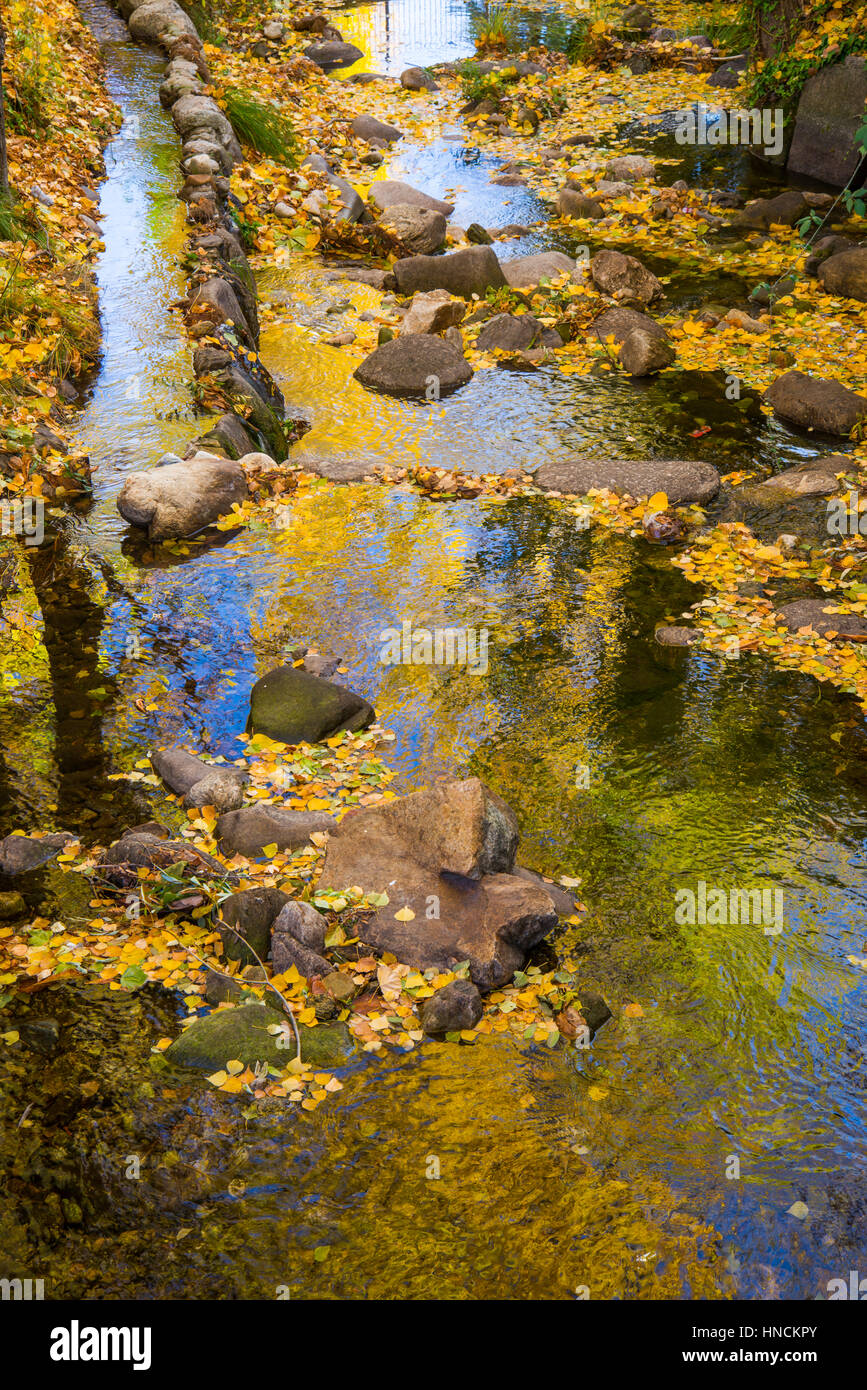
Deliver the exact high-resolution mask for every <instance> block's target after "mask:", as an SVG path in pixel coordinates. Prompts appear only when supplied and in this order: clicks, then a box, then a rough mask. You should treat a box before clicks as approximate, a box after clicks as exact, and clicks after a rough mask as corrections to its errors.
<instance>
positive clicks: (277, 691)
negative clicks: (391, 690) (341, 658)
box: [247, 666, 375, 744]
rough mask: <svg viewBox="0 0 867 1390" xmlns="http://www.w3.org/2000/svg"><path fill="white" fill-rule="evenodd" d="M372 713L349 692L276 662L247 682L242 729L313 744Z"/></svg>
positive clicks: (363, 723) (366, 720)
mask: <svg viewBox="0 0 867 1390" xmlns="http://www.w3.org/2000/svg"><path fill="white" fill-rule="evenodd" d="M374 718H375V715H374V711H373V708H372V706H371V705H369V704H368V703H367V701H366V700H363V699H362V698H361V696H360V695H357V694H356V693H355V691H353V690H348V689H346V687H345V686H342V685H336V684H335V683H334V682H333V681H328V680H324V679H323V678H322V677H321V676H314V675H312V674H311V673H310V672H309V671H301V670H296V669H295V668H294V667H292V666H279V667H277V669H276V670H274V671H269V672H268V674H267V675H265V676H262V677H261V678H260V679H259V680H257V682H256V684H255V685H254V686H253V689H252V691H251V692H250V718H249V720H248V724H247V729H248V732H250V733H254V734H265V735H266V736H267V737H268V738H272V739H277V740H278V741H280V742H282V743H292V744H297V743H318V742H319V740H320V739H323V738H327V737H328V736H329V735H330V734H334V733H338V732H340V731H341V730H344V729H346V730H348V731H349V732H350V733H358V732H360V731H361V730H362V729H366V728H367V727H368V725H370V724H372V723H373V720H374Z"/></svg>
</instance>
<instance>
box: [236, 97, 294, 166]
mask: <svg viewBox="0 0 867 1390" xmlns="http://www.w3.org/2000/svg"><path fill="white" fill-rule="evenodd" d="M223 106H224V108H225V111H226V115H227V116H228V117H229V120H230V121H231V122H232V125H233V126H234V129H235V134H236V135H237V136H238V139H239V140H241V141H243V143H244V144H245V145H250V146H251V147H252V149H254V150H257V151H258V152H259V154H264V155H267V157H268V158H269V159H277V160H279V161H280V162H281V163H282V164H288V165H290V166H291V167H292V168H294V167H295V166H296V165H297V163H298V158H299V151H298V139H297V136H296V134H295V130H294V128H293V126H292V123H291V121H289V120H288V119H287V118H286V117H285V116H283V115H281V113H280V112H279V111H278V110H277V109H276V107H274V106H268V105H266V104H265V103H264V102H261V101H257V100H256V98H255V97H251V96H248V95H247V93H246V92H241V91H239V90H238V89H237V88H236V87H229V88H228V89H227V90H226V91H224V93H223Z"/></svg>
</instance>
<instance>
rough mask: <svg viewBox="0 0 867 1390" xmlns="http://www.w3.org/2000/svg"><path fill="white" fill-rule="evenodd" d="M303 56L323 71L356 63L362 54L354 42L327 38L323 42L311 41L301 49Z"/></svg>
mask: <svg viewBox="0 0 867 1390" xmlns="http://www.w3.org/2000/svg"><path fill="white" fill-rule="evenodd" d="M302 51H303V54H304V57H305V58H309V59H310V61H311V63H315V64H316V65H317V67H320V68H321V69H322V71H323V72H331V71H332V69H334V68H348V67H351V66H352V64H353V63H357V62H358V60H359V58H363V57H364V54H363V53H362V51H361V49H360V48H356V47H355V44H354V43H342V42H338V41H337V40H336V39H328V40H326V42H325V43H311V44H308V46H307V48H305V49H303V50H302Z"/></svg>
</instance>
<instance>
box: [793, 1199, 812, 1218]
mask: <svg viewBox="0 0 867 1390" xmlns="http://www.w3.org/2000/svg"><path fill="white" fill-rule="evenodd" d="M788 1215H789V1216H795V1217H797V1219H798V1220H799V1221H805V1220H806V1218H807V1217H808V1216H809V1215H810V1208H809V1207H808V1206H807V1204H806V1202H793V1203H792V1205H791V1206H790V1207H789V1210H788Z"/></svg>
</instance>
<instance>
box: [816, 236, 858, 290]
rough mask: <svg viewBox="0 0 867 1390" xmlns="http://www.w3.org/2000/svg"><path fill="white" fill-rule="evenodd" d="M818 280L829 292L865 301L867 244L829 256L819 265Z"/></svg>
mask: <svg viewBox="0 0 867 1390" xmlns="http://www.w3.org/2000/svg"><path fill="white" fill-rule="evenodd" d="M819 280H820V281H821V283H822V285H823V286H824V288H825V289H826V290H827V291H828V293H829V294H839V295H841V296H842V297H843V298H844V299H860V300H861V302H862V303H867V246H858V247H855V248H854V249H853V250H851V251H843V252H841V253H839V254H837V255H832V256H829V257H828V259H827V260H826V261H823V262H822V264H821V265H820V266H819Z"/></svg>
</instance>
